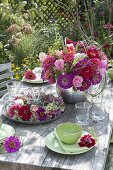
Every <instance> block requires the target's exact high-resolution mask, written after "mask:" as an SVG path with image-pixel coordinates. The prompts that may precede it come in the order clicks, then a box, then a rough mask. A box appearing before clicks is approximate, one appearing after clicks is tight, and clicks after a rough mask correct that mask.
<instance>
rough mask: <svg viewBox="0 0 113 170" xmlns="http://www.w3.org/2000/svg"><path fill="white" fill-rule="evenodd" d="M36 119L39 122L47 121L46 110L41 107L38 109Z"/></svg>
mask: <svg viewBox="0 0 113 170" xmlns="http://www.w3.org/2000/svg"><path fill="white" fill-rule="evenodd" d="M37 118H38V120H40V121H45V120H46V119H47V114H46V110H45V109H44V108H43V107H39V108H38V110H37Z"/></svg>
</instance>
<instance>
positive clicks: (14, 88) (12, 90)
mask: <svg viewBox="0 0 113 170" xmlns="http://www.w3.org/2000/svg"><path fill="white" fill-rule="evenodd" d="M19 88H20V82H19V81H16V80H13V81H11V82H8V83H7V90H8V93H9V97H10V98H15V97H16V96H17V95H18V92H19Z"/></svg>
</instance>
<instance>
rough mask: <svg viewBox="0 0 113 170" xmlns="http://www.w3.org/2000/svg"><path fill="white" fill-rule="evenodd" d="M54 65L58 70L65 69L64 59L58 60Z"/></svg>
mask: <svg viewBox="0 0 113 170" xmlns="http://www.w3.org/2000/svg"><path fill="white" fill-rule="evenodd" d="M54 65H55V68H56V70H63V69H64V60H62V59H59V60H56V61H55V63H54Z"/></svg>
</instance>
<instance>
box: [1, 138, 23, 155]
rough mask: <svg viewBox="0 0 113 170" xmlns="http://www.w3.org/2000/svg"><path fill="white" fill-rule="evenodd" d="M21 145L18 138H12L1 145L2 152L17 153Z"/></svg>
mask: <svg viewBox="0 0 113 170" xmlns="http://www.w3.org/2000/svg"><path fill="white" fill-rule="evenodd" d="M21 145H22V144H21V141H20V139H19V138H18V137H17V136H10V137H7V138H6V139H5V140H4V141H3V142H2V143H0V151H1V152H8V153H13V152H17V151H19V149H20V147H21Z"/></svg>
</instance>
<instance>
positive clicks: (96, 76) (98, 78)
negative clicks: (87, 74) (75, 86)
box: [92, 72, 102, 85]
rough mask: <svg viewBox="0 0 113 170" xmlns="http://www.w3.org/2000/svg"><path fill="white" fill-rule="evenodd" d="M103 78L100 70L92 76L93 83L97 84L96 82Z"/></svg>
mask: <svg viewBox="0 0 113 170" xmlns="http://www.w3.org/2000/svg"><path fill="white" fill-rule="evenodd" d="M101 80H102V75H101V74H100V72H95V73H94V75H93V77H92V84H93V85H96V84H98V83H100V82H101Z"/></svg>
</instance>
